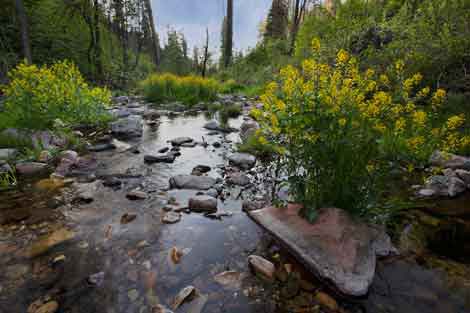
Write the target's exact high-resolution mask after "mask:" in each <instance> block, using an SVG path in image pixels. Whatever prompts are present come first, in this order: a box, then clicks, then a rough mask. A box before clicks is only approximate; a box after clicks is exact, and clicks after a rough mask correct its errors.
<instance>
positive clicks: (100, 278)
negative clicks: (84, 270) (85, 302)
mask: <svg viewBox="0 0 470 313" xmlns="http://www.w3.org/2000/svg"><path fill="white" fill-rule="evenodd" d="M87 282H88V283H89V284H90V285H92V286H97V287H99V286H101V285H102V284H103V283H104V272H99V273H96V274H92V275H90V276H89V277H88V279H87Z"/></svg>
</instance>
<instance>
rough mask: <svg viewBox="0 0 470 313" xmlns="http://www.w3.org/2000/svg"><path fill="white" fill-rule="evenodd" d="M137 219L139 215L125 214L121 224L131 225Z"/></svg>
mask: <svg viewBox="0 0 470 313" xmlns="http://www.w3.org/2000/svg"><path fill="white" fill-rule="evenodd" d="M136 218H137V214H130V213H125V214H123V215H122V216H121V224H123V225H125V224H129V223H131V222H133V221H134V220H135V219H136Z"/></svg>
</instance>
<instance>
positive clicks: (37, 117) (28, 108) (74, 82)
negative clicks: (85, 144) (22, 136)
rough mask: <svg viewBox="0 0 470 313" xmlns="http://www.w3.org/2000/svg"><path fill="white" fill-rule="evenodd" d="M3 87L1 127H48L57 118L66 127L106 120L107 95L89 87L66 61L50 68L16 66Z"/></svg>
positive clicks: (76, 69) (106, 92) (108, 99)
mask: <svg viewBox="0 0 470 313" xmlns="http://www.w3.org/2000/svg"><path fill="white" fill-rule="evenodd" d="M8 77H9V81H10V82H9V83H8V85H6V86H3V88H2V90H3V92H4V93H5V96H6V100H5V108H4V112H2V113H0V114H1V115H2V123H3V124H5V125H1V126H2V128H3V127H16V128H26V129H47V128H52V127H53V124H54V121H55V120H57V119H60V120H61V121H62V122H64V123H66V124H80V123H87V124H94V123H99V122H102V121H107V120H108V119H109V115H108V114H107V113H106V106H107V105H108V104H109V102H110V97H111V94H110V92H109V91H108V90H106V89H102V88H91V87H89V86H88V84H87V83H86V82H85V80H84V79H83V77H82V75H81V74H80V71H79V70H78V68H77V67H76V66H75V65H74V64H73V63H71V62H69V61H61V62H57V63H54V64H52V65H51V66H46V65H44V66H41V67H38V66H36V65H27V64H24V63H21V64H19V65H18V66H17V67H16V68H15V69H13V70H12V71H10V73H9V74H8Z"/></svg>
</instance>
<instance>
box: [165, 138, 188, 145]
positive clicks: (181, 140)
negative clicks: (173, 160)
mask: <svg viewBox="0 0 470 313" xmlns="http://www.w3.org/2000/svg"><path fill="white" fill-rule="evenodd" d="M170 142H171V144H172V145H173V146H181V145H182V144H185V143H190V142H193V139H192V138H190V137H178V138H174V139H172V140H170Z"/></svg>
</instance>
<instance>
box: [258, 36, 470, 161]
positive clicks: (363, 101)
mask: <svg viewBox="0 0 470 313" xmlns="http://www.w3.org/2000/svg"><path fill="white" fill-rule="evenodd" d="M312 48H313V49H314V50H315V51H318V49H319V48H320V42H319V41H318V40H317V39H314V40H313V42H312ZM404 73H405V64H404V62H403V61H401V60H399V61H397V62H396V63H395V67H394V69H392V70H391V71H388V72H386V73H376V72H375V71H374V70H372V69H369V70H366V71H361V70H360V67H359V64H358V62H357V60H356V59H355V58H354V57H352V56H351V55H349V54H348V53H347V52H346V51H345V50H340V51H339V52H338V54H337V57H336V64H335V65H334V66H331V65H329V64H326V63H321V62H320V61H319V60H318V58H316V57H314V58H311V59H308V60H305V61H303V63H302V66H301V71H299V70H298V69H296V68H295V67H293V66H288V67H286V68H284V69H283V70H281V72H280V75H279V81H278V82H276V83H271V84H269V85H268V86H267V88H266V92H265V94H264V95H263V96H262V97H261V100H262V102H263V104H264V107H263V110H258V109H256V110H254V111H253V112H252V116H253V117H254V118H255V119H257V120H258V121H259V122H260V123H261V125H262V131H263V132H265V133H266V135H268V134H269V135H273V134H274V137H276V135H278V136H277V137H279V144H281V143H282V144H283V145H284V144H286V143H287V144H290V145H292V147H295V149H297V148H298V147H305V146H306V145H318V147H317V148H316V149H322V146H321V145H325V143H327V144H328V145H331V146H335V145H338V147H339V146H341V145H343V144H344V142H345V141H346V140H350V141H352V142H354V141H356V140H357V141H358V143H357V145H360V143H359V141H360V140H363V139H364V138H375V139H374V141H373V142H374V143H376V144H377V145H379V146H380V147H378V148H377V151H380V153H385V154H387V155H395V156H398V155H405V156H406V157H412V158H415V159H419V160H424V159H426V158H427V157H428V156H429V154H430V153H431V152H432V151H433V149H443V150H445V151H449V152H450V151H453V150H456V149H460V148H462V147H464V146H465V145H469V144H470V140H469V139H468V138H467V137H462V136H461V135H460V134H459V133H458V128H459V127H461V126H462V125H463V123H464V121H465V117H464V116H454V117H451V118H449V120H448V121H447V123H445V125H442V126H441V127H439V128H434V129H433V125H434V117H436V114H434V113H433V112H427V111H426V110H425V106H423V107H422V108H421V104H422V103H423V102H430V103H431V104H432V105H433V107H434V108H438V107H439V106H440V105H441V104H442V103H443V102H444V101H445V98H446V92H445V91H444V90H442V89H438V90H436V91H435V92H434V93H433V94H431V90H430V88H429V87H421V86H420V85H421V84H422V81H423V76H422V75H421V74H419V73H418V74H415V75H412V76H411V77H405V74H404ZM418 100H419V104H418ZM270 138H272V137H271V136H270ZM319 138H322V140H319ZM313 150H314V149H311V150H309V151H313ZM333 150H334V149H333ZM338 150H340V149H338ZM375 157H376V158H381V157H384V156H381V155H376V156H375Z"/></svg>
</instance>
